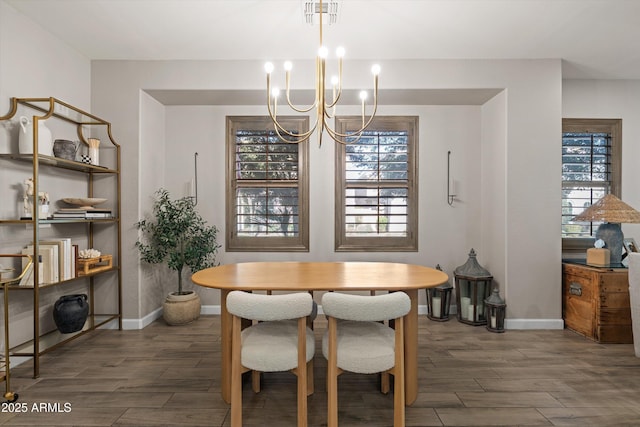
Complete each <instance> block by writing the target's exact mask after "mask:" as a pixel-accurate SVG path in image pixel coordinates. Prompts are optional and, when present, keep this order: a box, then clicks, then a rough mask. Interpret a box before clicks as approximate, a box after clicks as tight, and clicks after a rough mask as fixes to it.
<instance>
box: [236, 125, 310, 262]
mask: <svg viewBox="0 0 640 427" xmlns="http://www.w3.org/2000/svg"><path fill="white" fill-rule="evenodd" d="M278 119H279V122H280V123H281V124H282V125H283V126H285V127H286V128H287V129H289V130H294V131H296V132H299V133H303V132H306V131H307V129H309V118H308V117H303V116H295V117H293V116H282V117H279V118H278ZM242 129H246V130H258V131H263V130H264V131H274V125H273V122H272V121H271V119H270V118H269V116H227V118H226V156H227V162H226V178H227V185H226V197H225V199H226V200H225V202H226V221H225V222H226V233H225V234H226V239H225V240H226V242H225V247H226V250H227V252H250V251H262V252H308V251H309V154H308V153H309V148H308V145H309V143H308V142H302V143H299V144H298V180H297V185H296V187H297V189H298V235H297V236H292V237H286V236H251V237H248V236H238V234H237V224H236V190H237V189H238V188H239V187H245V188H251V187H256V188H259V187H272V188H275V187H281V188H282V187H292V186H293V185H292V184H290V183H289V182H281V181H273V180H268V179H265V180H251V181H245V182H239V180H237V179H236V176H235V162H236V158H235V153H236V151H235V148H236V144H235V135H236V132H237V131H238V130H242Z"/></svg>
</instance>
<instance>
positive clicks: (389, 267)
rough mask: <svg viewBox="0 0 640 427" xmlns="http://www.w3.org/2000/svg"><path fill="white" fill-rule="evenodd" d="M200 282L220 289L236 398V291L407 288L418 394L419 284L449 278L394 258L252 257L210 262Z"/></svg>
mask: <svg viewBox="0 0 640 427" xmlns="http://www.w3.org/2000/svg"><path fill="white" fill-rule="evenodd" d="M191 280H192V281H193V282H194V283H195V284H197V285H200V286H204V287H207V288H215V289H220V307H221V309H220V316H221V319H220V325H221V331H220V335H221V353H222V361H221V377H220V380H221V392H222V398H223V399H224V400H225V401H226V402H230V401H231V315H230V314H229V312H228V311H227V308H226V299H227V295H228V293H229V292H231V291H235V290H243V291H306V292H313V291H391V292H396V291H402V292H405V293H406V294H407V295H408V296H409V297H410V298H411V310H410V311H409V313H408V314H407V315H406V317H405V322H404V325H405V326H404V333H405V395H406V404H407V405H411V404H412V403H413V402H415V400H416V398H417V396H418V290H420V289H425V288H430V287H434V286H438V285H441V284H443V283H446V282H447V281H448V280H449V277H448V276H447V274H446V273H444V272H442V271H440V270H436V269H435V268H430V267H424V266H420V265H414V264H403V263H392V262H294V261H291V262H286V261H285V262H247V263H238V264H227V265H221V266H217V267H211V268H207V269H204V270H201V271H198V272H196V273H194V274H193V276H192V278H191Z"/></svg>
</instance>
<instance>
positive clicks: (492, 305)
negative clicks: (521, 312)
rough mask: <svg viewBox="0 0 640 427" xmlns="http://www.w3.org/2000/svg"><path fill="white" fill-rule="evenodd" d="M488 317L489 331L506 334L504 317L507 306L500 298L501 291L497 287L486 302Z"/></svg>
mask: <svg viewBox="0 0 640 427" xmlns="http://www.w3.org/2000/svg"><path fill="white" fill-rule="evenodd" d="M484 306H485V307H486V308H485V309H486V316H487V329H488V330H489V331H491V332H504V317H505V312H506V311H507V304H505V302H504V299H502V298H501V297H500V291H499V290H498V287H497V286H496V287H495V288H494V289H493V292H492V293H491V296H490V297H489V298H487V299H486V300H484Z"/></svg>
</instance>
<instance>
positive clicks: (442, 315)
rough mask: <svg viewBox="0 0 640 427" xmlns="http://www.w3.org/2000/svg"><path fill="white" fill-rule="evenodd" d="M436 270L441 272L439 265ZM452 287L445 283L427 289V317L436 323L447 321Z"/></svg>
mask: <svg viewBox="0 0 640 427" xmlns="http://www.w3.org/2000/svg"><path fill="white" fill-rule="evenodd" d="M436 269H437V270H440V271H442V268H440V264H438V265H436ZM452 290H453V286H451V284H450V283H449V282H448V281H447V283H443V284H442V285H440V286H437V287H435V288H427V309H428V310H429V313H428V314H427V317H428V318H429V319H431V320H435V321H437V322H446V321H447V320H449V307H451V291H452Z"/></svg>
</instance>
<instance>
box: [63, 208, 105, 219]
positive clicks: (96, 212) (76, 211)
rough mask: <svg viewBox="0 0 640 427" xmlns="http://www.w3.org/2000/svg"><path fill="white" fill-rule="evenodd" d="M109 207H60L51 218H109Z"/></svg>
mask: <svg viewBox="0 0 640 427" xmlns="http://www.w3.org/2000/svg"><path fill="white" fill-rule="evenodd" d="M111 218H113V214H112V212H111V210H109V209H83V208H60V209H58V210H57V211H55V212H54V214H53V219H111Z"/></svg>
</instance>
